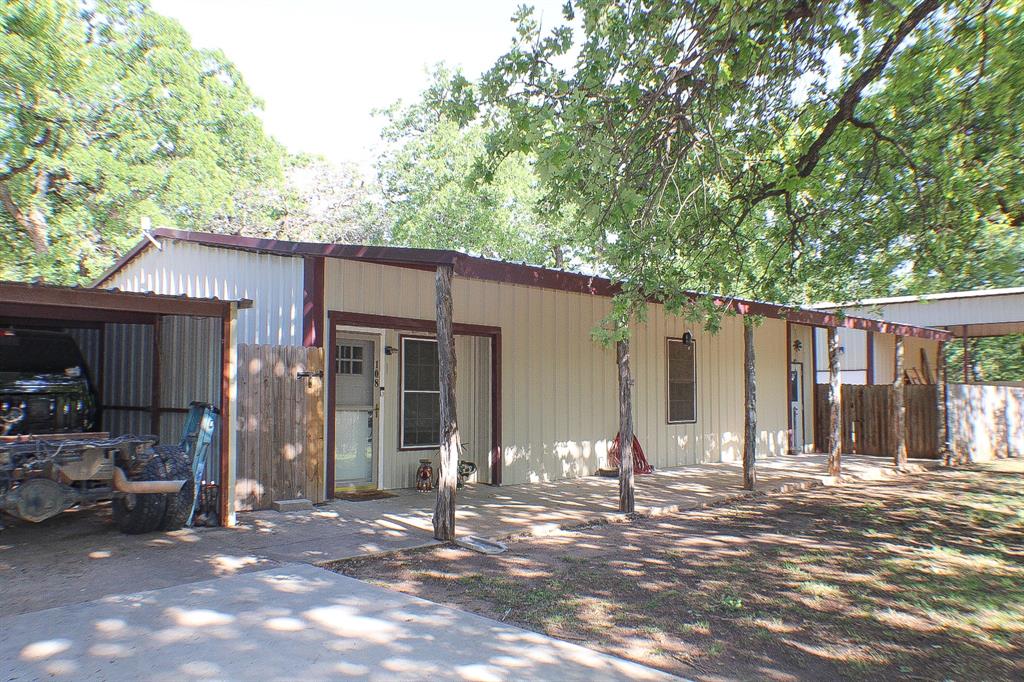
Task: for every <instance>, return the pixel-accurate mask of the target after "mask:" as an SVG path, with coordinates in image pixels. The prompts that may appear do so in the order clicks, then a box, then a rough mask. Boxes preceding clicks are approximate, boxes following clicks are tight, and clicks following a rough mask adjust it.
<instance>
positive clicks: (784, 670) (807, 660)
mask: <svg viewBox="0 0 1024 682" xmlns="http://www.w3.org/2000/svg"><path fill="white" fill-rule="evenodd" d="M1007 469H1008V470H1007ZM1022 474H1024V465H1022V464H1021V463H1017V464H1015V465H1013V466H1009V467H1006V466H1003V467H1002V468H1001V469H1000V470H996V469H993V470H983V469H971V470H967V469H959V470H946V471H941V472H935V473H930V474H923V475H917V476H912V477H904V478H900V479H897V480H892V481H887V482H882V483H857V484H849V485H844V486H839V487H831V488H822V489H816V490H812V491H807V492H802V493H795V494H792V495H786V496H777V497H768V498H760V499H755V500H749V501H745V502H741V503H737V504H734V505H730V506H725V507H718V508H714V509H706V510H701V511H694V512H686V513H681V514H678V515H675V516H670V517H661V518H656V519H644V520H639V521H635V522H632V523H628V524H611V525H599V526H593V527H589V528H581V529H577V530H574V531H572V532H567V533H565V534H564V535H560V536H556V537H549V538H531V539H524V540H520V541H517V542H513V543H511V544H510V547H509V552H507V553H506V554H503V555H499V556H494V557H488V556H483V555H480V554H476V553H472V552H469V551H466V550H462V549H458V548H453V547H441V548H432V549H426V550H421V551H411V552H404V553H400V554H391V555H387V556H383V557H375V558H368V559H356V560H350V561H345V562H341V563H339V564H337V565H335V566H334V567H333V568H334V570H337V571H339V572H342V573H345V574H347V575H350V576H353V577H356V578H360V579H364V580H368V581H370V582H374V583H376V584H380V585H383V586H385V587H389V588H392V589H396V590H400V591H402V592H407V593H410V594H415V595H417V596H420V597H424V598H426V599H430V600H433V601H436V602H441V603H445V604H448V605H452V606H455V607H457V608H462V609H465V610H469V611H473V612H476V613H479V614H482V615H485V616H488V617H490V618H494V619H496V620H499V621H505V622H509V623H514V624H516V625H520V626H523V627H526V628H530V629H533V630H537V631H540V632H545V633H547V634H549V635H552V636H555V637H560V638H563V639H566V640H569V641H573V642H577V643H581V644H584V645H586V646H590V647H592V648H595V649H598V650H601V651H605V652H608V653H611V654H614V655H617V656H621V657H624V658H628V659H631V660H634V661H637V662H639V663H643V664H646V665H650V666H653V667H656V668H660V669H663V670H666V671H669V672H672V673H676V674H679V675H683V676H686V677H690V678H695V679H706V680H720V679H754V678H757V679H761V678H767V679H775V680H796V679H828V678H836V677H839V678H856V679H886V680H888V679H894V678H897V679H899V678H902V679H948V678H970V679H978V680H994V679H1005V680H1019V679H1024V486H1022V483H1024V475H1022Z"/></svg>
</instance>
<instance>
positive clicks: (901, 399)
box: [892, 336, 907, 469]
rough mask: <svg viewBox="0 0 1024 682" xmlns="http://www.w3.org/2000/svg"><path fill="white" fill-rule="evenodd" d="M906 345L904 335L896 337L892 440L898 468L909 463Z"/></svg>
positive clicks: (894, 458)
mask: <svg viewBox="0 0 1024 682" xmlns="http://www.w3.org/2000/svg"><path fill="white" fill-rule="evenodd" d="M904 351H905V347H904V343H903V337H902V336H897V337H896V361H895V368H896V369H895V371H894V374H895V376H894V377H893V380H892V412H893V415H892V429H893V434H892V442H893V446H894V447H895V450H894V452H893V463H894V464H895V465H896V468H897V469H902V468H904V467H905V466H906V465H907V431H906V423H907V419H906V405H907V401H906V396H905V395H904V390H903V387H904V385H905V382H904V380H903V355H904Z"/></svg>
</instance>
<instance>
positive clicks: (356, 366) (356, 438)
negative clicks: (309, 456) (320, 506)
mask: <svg viewBox="0 0 1024 682" xmlns="http://www.w3.org/2000/svg"><path fill="white" fill-rule="evenodd" d="M375 349H376V344H375V343H374V341H373V340H370V339H365V338H352V337H346V338H339V339H338V343H337V345H336V347H335V350H336V353H337V355H336V357H337V363H336V366H335V374H334V406H333V407H334V480H335V483H336V484H357V485H358V484H362V483H370V482H372V481H373V462H374V460H373V457H374V442H373V439H374V424H373V418H374V406H375V404H376V392H377V391H376V386H375V384H374V364H373V358H375V357H376V350H375Z"/></svg>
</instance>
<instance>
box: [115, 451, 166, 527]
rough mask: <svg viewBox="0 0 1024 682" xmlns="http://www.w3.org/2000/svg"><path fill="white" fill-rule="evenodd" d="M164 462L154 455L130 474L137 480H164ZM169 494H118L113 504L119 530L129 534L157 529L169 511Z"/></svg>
mask: <svg viewBox="0 0 1024 682" xmlns="http://www.w3.org/2000/svg"><path fill="white" fill-rule="evenodd" d="M163 477H164V464H163V461H162V460H160V459H159V458H157V457H153V458H152V459H150V460H149V461H148V462H146V466H144V467H142V470H141V471H140V472H138V473H137V474H136V475H132V476H130V478H131V479H132V480H136V481H156V480H164V478H163ZM167 497H168V496H167V495H163V494H160V493H150V494H146V495H133V494H128V495H118V496H117V497H115V498H114V501H113V503H112V504H111V506H112V507H113V510H114V523H115V524H116V525H117V528H118V530H120V531H121V532H122V533H126V534H128V535H139V534H141V533H151V532H153V531H155V530H156V529H157V528H158V527H159V526H160V523H161V522H162V521H163V518H164V512H166V511H167Z"/></svg>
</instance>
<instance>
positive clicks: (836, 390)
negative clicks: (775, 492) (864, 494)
mask: <svg viewBox="0 0 1024 682" xmlns="http://www.w3.org/2000/svg"><path fill="white" fill-rule="evenodd" d="M839 353H840V350H839V333H838V331H837V330H836V328H835V327H829V328H828V426H829V428H828V474H829V476H839V475H840V473H841V472H842V456H843V374H842V367H841V366H840V361H839Z"/></svg>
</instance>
